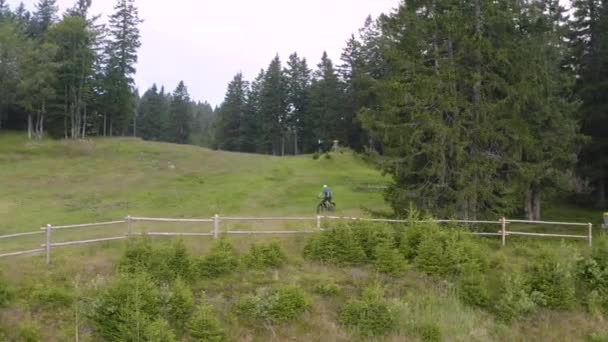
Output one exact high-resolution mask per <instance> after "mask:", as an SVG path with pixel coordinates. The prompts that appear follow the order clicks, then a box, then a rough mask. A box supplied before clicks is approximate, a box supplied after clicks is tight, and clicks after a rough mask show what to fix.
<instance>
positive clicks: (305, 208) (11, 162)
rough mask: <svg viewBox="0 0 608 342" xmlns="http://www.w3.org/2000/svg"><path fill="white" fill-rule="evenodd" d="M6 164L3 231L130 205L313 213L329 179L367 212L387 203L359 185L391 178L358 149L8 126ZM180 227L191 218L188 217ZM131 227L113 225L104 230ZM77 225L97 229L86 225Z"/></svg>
mask: <svg viewBox="0 0 608 342" xmlns="http://www.w3.org/2000/svg"><path fill="white" fill-rule="evenodd" d="M0 165H2V167H0V217H2V220H0V235H2V234H10V233H16V232H25V231H35V230H37V229H38V228H39V227H42V226H44V225H46V224H47V223H50V224H54V225H64V224H75V223H86V222H100V221H106V220H116V219H121V218H123V217H125V216H127V215H132V216H151V217H180V218H181V217H211V216H212V215H214V214H219V215H224V216H226V215H238V216H248V215H252V216H265V215H271V216H292V215H308V216H313V215H316V214H315V208H316V205H317V203H318V199H317V197H316V196H317V195H318V193H319V192H320V190H321V187H322V185H323V184H328V185H330V186H331V188H332V191H333V193H334V197H335V201H336V202H337V203H338V214H345V215H359V214H362V208H363V207H365V208H370V209H375V210H378V209H385V208H386V206H385V204H384V202H383V199H382V195H381V194H380V193H378V192H365V191H363V190H361V185H362V184H369V183H378V182H383V181H385V180H384V179H383V177H382V176H381V175H380V173H379V172H378V171H377V170H375V169H373V168H372V167H370V165H368V164H366V163H365V162H364V161H363V160H361V159H360V158H358V157H357V156H355V155H353V154H352V153H350V152H345V153H333V154H332V158H331V159H325V158H320V159H319V160H313V158H312V157H311V156H298V157H284V158H280V157H272V156H261V155H251V154H242V153H229V152H221V151H212V150H209V149H205V148H199V147H195V146H184V145H174V144H166V143H154V142H144V141H141V140H139V139H131V138H113V139H109V138H108V139H103V138H96V139H90V140H86V141H64V140H62V141H56V140H44V141H41V142H39V141H29V140H27V139H26V137H25V136H23V135H22V134H15V133H3V134H0ZM190 226H191V227H193V228H191V229H197V226H193V225H190ZM199 226H200V225H199ZM243 226H244V225H243V224H241V225H240V226H239V225H235V227H240V228H243ZM139 227H142V228H166V227H167V225H149V224H148V225H139ZM172 228H173V229H174V230H175V228H177V227H172ZM179 229H183V230H185V231H188V229H189V228H188V225H181V226H180V227H179ZM124 230H125V229H124V227H120V228H106V229H104V230H103V231H102V233H101V234H100V235H105V236H107V233H108V232H118V231H122V232H124ZM98 231H99V230H98ZM63 234H64V235H70V234H72V233H67V232H66V233H63ZM78 234H82V236H83V237H96V236H97V235H95V234H96V233H94V232H84V231H83V230H79V231H78ZM90 234H92V235H90ZM79 236H81V235H79ZM58 238H59V240H58V241H61V237H58ZM33 241H40V238H39V237H31V238H24V239H21V240H19V241H17V240H15V239H13V240H11V241H10V242H9V241H0V252H1V251H2V250H3V249H4V250H6V248H3V247H8V248H9V249H13V248H12V246H11V245H12V244H15V243H25V244H27V243H31V242H33ZM3 245H4V246H3Z"/></svg>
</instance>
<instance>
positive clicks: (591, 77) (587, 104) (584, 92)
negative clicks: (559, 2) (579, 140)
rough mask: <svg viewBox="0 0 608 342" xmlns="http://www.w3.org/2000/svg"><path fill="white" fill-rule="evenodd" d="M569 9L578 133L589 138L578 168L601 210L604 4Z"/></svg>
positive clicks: (607, 116)
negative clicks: (578, 102) (571, 12)
mask: <svg viewBox="0 0 608 342" xmlns="http://www.w3.org/2000/svg"><path fill="white" fill-rule="evenodd" d="M572 5H573V8H574V19H573V22H572V28H573V30H572V37H571V38H572V39H571V41H572V47H573V54H574V60H573V62H574V66H575V68H576V72H577V75H578V82H577V85H576V90H577V94H578V95H579V97H580V98H581V100H582V108H581V112H580V118H581V121H582V132H583V134H585V135H587V136H588V137H590V138H591V141H590V142H589V143H588V144H587V145H586V147H585V148H584V149H583V153H582V155H581V161H580V164H579V168H580V171H581V172H582V175H583V176H584V177H585V178H587V179H589V180H590V181H591V183H592V185H593V187H594V188H595V191H594V193H595V205H596V206H598V207H602V208H603V207H605V206H606V205H607V203H608V171H606V170H608V134H606V132H605V127H608V97H607V96H606V94H608V2H607V1H605V0H604V1H602V0H575V1H573V2H572Z"/></svg>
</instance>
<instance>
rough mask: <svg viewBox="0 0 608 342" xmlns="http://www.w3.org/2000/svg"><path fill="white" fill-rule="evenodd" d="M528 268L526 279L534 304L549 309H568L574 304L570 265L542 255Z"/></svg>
mask: <svg viewBox="0 0 608 342" xmlns="http://www.w3.org/2000/svg"><path fill="white" fill-rule="evenodd" d="M540 259H541V261H540V262H539V263H538V264H535V265H533V266H532V267H531V268H530V269H529V270H528V279H529V284H530V288H531V290H532V294H533V298H534V301H535V303H536V304H538V305H540V306H546V307H548V308H551V309H570V308H572V307H573V306H574V304H575V300H576V297H575V292H576V291H575V282H574V277H573V274H572V269H571V267H570V265H568V264H564V263H562V262H559V261H557V260H555V258H553V257H551V256H548V255H546V256H542V257H541V258H540Z"/></svg>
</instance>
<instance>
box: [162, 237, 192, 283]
mask: <svg viewBox="0 0 608 342" xmlns="http://www.w3.org/2000/svg"><path fill="white" fill-rule="evenodd" d="M166 254H167V255H166V259H165V260H166V262H167V265H168V266H169V271H170V275H169V278H170V280H174V279H177V278H180V279H182V280H185V281H190V280H192V279H193V278H194V272H193V265H192V257H191V256H190V253H188V250H187V249H186V245H184V241H183V240H182V239H178V240H176V241H175V242H174V243H173V244H172V246H171V248H170V249H169V250H168V251H167V252H166Z"/></svg>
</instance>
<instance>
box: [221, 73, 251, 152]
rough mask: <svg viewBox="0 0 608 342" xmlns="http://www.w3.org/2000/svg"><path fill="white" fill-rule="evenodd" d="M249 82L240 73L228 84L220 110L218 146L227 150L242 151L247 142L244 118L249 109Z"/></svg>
mask: <svg viewBox="0 0 608 342" xmlns="http://www.w3.org/2000/svg"><path fill="white" fill-rule="evenodd" d="M247 88H248V85H247V82H246V81H245V80H243V74H242V73H238V74H236V75H235V76H234V79H233V80H232V81H231V82H230V84H228V91H227V92H226V97H225V98H224V102H223V103H222V105H221V106H220V110H219V112H218V122H217V130H216V139H217V147H218V148H220V149H222V150H227V151H242V150H243V148H244V147H245V146H244V145H245V144H246V139H247V136H246V134H245V133H246V132H244V126H243V124H244V120H245V115H246V111H247V98H246V94H247Z"/></svg>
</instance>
